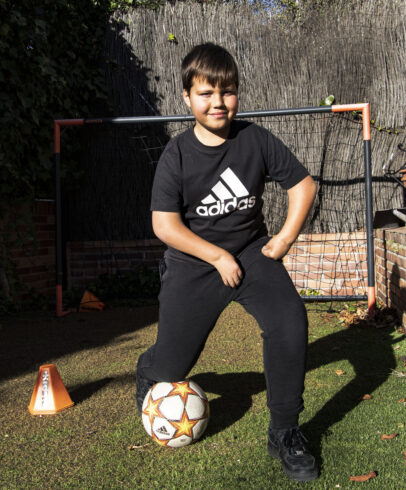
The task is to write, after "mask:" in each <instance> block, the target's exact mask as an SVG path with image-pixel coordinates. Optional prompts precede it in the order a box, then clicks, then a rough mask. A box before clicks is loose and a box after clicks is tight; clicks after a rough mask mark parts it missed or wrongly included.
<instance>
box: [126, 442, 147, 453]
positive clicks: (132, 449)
mask: <svg viewBox="0 0 406 490" xmlns="http://www.w3.org/2000/svg"><path fill="white" fill-rule="evenodd" d="M150 445H151V444H150V443H148V444H143V445H142V446H136V445H134V444H130V445H129V446H127V451H135V450H136V449H144V448H146V447H147V446H150Z"/></svg>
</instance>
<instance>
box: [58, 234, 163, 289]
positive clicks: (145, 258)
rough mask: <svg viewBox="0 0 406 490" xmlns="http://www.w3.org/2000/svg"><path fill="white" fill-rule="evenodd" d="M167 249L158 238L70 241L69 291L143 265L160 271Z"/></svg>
mask: <svg viewBox="0 0 406 490" xmlns="http://www.w3.org/2000/svg"><path fill="white" fill-rule="evenodd" d="M165 249H166V246H165V245H164V244H163V243H162V242H161V241H160V240H158V239H146V240H127V241H118V240H116V241H110V242H108V241H105V242H68V244H67V250H66V256H67V286H68V289H72V288H85V287H86V286H87V285H88V284H89V282H91V281H93V280H95V279H97V277H98V276H99V275H100V274H116V273H118V272H121V273H123V272H126V271H131V270H134V269H135V268H137V267H140V266H143V267H149V268H152V269H154V268H158V264H159V261H160V259H161V258H162V256H163V253H164V250H165Z"/></svg>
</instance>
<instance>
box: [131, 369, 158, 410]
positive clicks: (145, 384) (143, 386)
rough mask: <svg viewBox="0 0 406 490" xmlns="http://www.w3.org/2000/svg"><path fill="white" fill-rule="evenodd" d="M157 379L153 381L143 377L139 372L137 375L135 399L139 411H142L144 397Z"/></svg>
mask: <svg viewBox="0 0 406 490" xmlns="http://www.w3.org/2000/svg"><path fill="white" fill-rule="evenodd" d="M154 384H155V381H151V380H150V379H147V378H143V377H142V376H141V375H140V374H138V373H137V375H136V377H135V388H136V390H137V391H136V393H135V400H136V402H137V408H138V412H139V413H141V412H142V404H143V403H144V399H145V396H146V394H147V393H148V391H149V389H150V388H151V387H152V386H154Z"/></svg>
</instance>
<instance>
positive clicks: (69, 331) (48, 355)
mask: <svg viewBox="0 0 406 490" xmlns="http://www.w3.org/2000/svg"><path fill="white" fill-rule="evenodd" d="M157 319H158V307H157V306H145V307H138V308H133V309H130V308H123V309H114V310H105V311H103V312H95V313H72V314H70V315H67V316H66V317H63V318H59V319H57V318H55V316H54V314H53V313H49V312H48V313H44V312H33V313H31V314H24V315H19V316H15V317H8V318H6V319H2V320H1V322H0V381H1V380H3V379H7V378H12V377H14V376H18V375H20V374H23V373H25V372H29V371H33V370H34V371H36V370H37V369H38V368H39V366H40V365H41V364H48V363H50V362H53V361H54V360H56V359H57V358H59V357H62V356H65V355H67V354H72V353H75V352H78V351H81V350H86V349H93V348H97V347H99V346H103V345H106V344H109V343H110V342H112V341H113V340H114V339H115V338H116V337H118V336H122V335H124V334H126V333H128V334H131V333H133V332H134V331H136V330H140V329H142V328H144V327H146V326H149V325H151V324H153V323H155V322H156V321H157ZM138 347H142V346H141V345H140V346H138ZM145 347H147V346H145Z"/></svg>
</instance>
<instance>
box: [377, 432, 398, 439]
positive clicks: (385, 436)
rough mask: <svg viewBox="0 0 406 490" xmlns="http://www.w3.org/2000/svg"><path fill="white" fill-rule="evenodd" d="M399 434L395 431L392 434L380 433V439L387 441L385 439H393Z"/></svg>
mask: <svg viewBox="0 0 406 490" xmlns="http://www.w3.org/2000/svg"><path fill="white" fill-rule="evenodd" d="M398 435H399V434H398V433H397V432H395V433H394V434H382V437H381V439H382V440H383V441H387V440H390V439H395V437H397V436H398Z"/></svg>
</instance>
